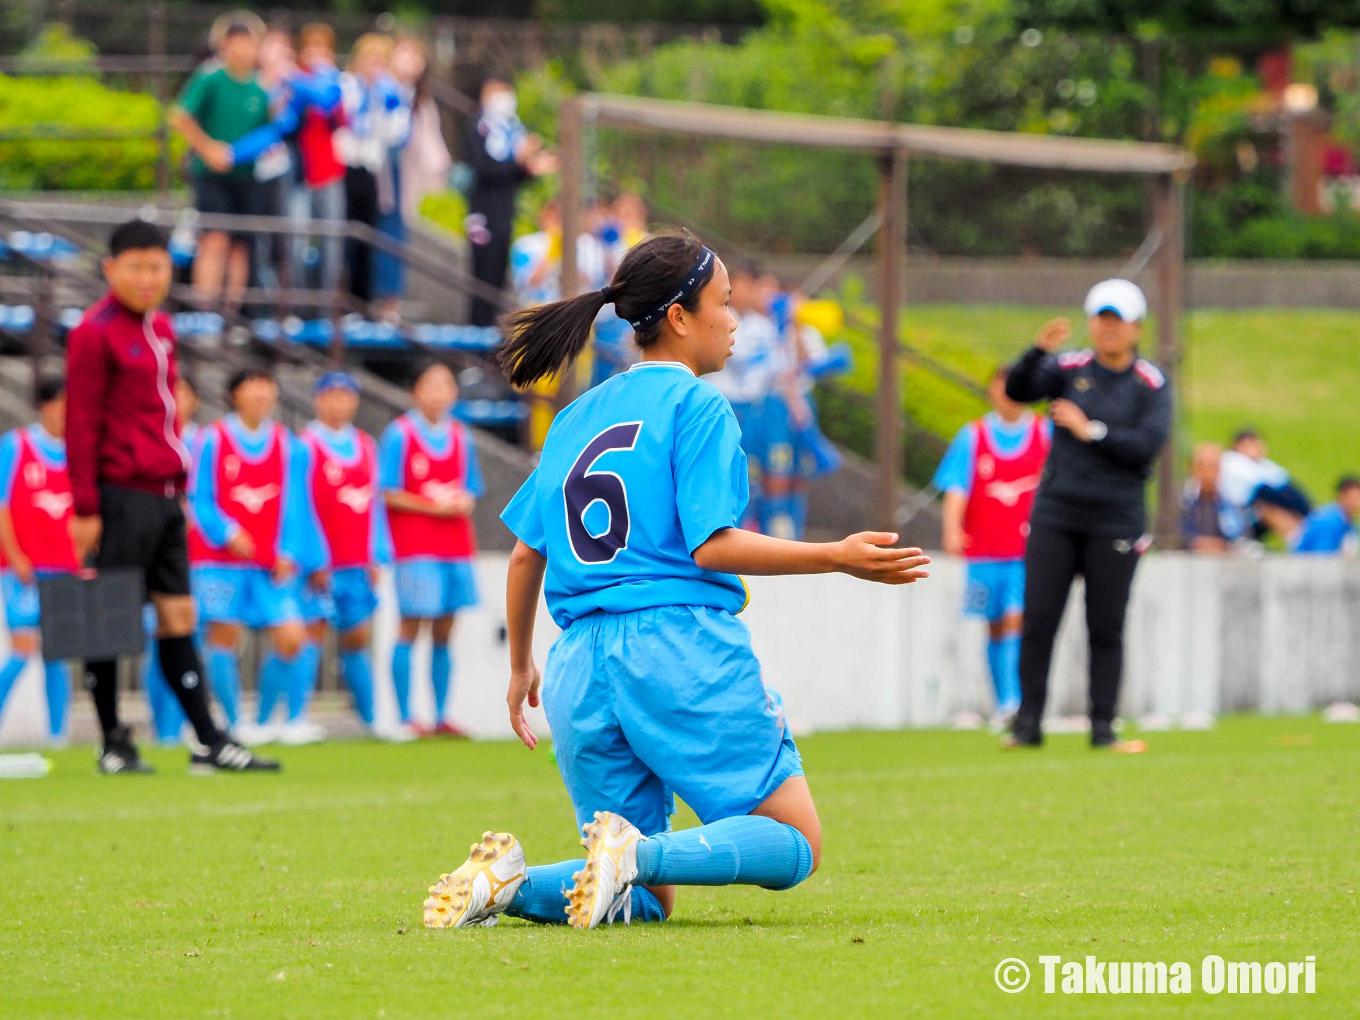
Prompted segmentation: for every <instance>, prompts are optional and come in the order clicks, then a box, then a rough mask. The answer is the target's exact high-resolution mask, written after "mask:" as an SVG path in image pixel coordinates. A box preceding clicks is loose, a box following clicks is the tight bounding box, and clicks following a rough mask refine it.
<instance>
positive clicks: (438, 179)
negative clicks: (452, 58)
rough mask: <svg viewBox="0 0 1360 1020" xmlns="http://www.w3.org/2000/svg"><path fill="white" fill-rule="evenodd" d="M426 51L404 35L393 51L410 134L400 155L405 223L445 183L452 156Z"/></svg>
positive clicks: (422, 46)
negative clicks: (407, 107)
mask: <svg viewBox="0 0 1360 1020" xmlns="http://www.w3.org/2000/svg"><path fill="white" fill-rule="evenodd" d="M428 64H429V54H428V53H427V52H426V50H425V44H424V43H423V42H421V40H419V39H416V38H412V37H406V38H404V39H401V40H399V41H398V43H397V45H396V48H395V49H394V50H393V52H392V76H393V77H394V78H396V79H397V83H398V84H399V85H401V86H402V88H404V89H406V90H407V93H408V101H409V102H410V105H411V134H410V137H409V138H407V140H406V148H405V149H404V150H403V151H402V156H401V176H400V184H399V190H400V192H401V213H402V216H404V217H405V219H406V221H407V222H408V223H410V222H412V221H413V220H414V219H415V218H416V216H418V215H419V214H420V202H421V199H423V198H424V197H425V196H426V195H429V194H432V193H434V192H436V191H442V190H443V189H444V188H446V187H448V180H449V170H450V169H451V168H452V166H453V157H452V156H450V155H449V147H448V146H447V145H446V144H445V143H444V129H443V127H442V126H441V124H440V120H439V107H438V105H436V103H435V101H434V96H433V95H431V94H430V78H429V71H428Z"/></svg>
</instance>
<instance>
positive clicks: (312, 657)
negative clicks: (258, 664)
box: [287, 641, 321, 722]
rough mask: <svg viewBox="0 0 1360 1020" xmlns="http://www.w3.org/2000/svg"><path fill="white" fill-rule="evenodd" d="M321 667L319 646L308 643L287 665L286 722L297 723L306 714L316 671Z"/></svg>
mask: <svg viewBox="0 0 1360 1020" xmlns="http://www.w3.org/2000/svg"><path fill="white" fill-rule="evenodd" d="M319 665H321V646H320V645H318V644H317V643H316V642H314V641H308V642H307V643H306V644H305V645H303V646H302V650H301V651H300V652H298V653H297V655H295V656H293V659H292V661H291V662H289V663H288V672H287V684H288V721H289V722H297V721H298V720H299V719H301V718H302V717H303V716H304V715H306V714H307V706H308V705H310V704H311V702H312V691H314V690H315V689H316V669H317V667H318V666H319Z"/></svg>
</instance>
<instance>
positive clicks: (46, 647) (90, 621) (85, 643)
mask: <svg viewBox="0 0 1360 1020" xmlns="http://www.w3.org/2000/svg"><path fill="white" fill-rule="evenodd" d="M145 584H146V578H145V575H144V574H143V572H142V571H141V570H139V569H137V568H135V567H133V568H127V569H112V570H101V571H100V572H99V573H97V574H90V575H81V574H57V575H55V576H51V577H43V578H39V579H38V601H39V606H40V616H39V628H40V630H41V632H42V646H43V658H44V659H47V660H49V661H59V660H62V659H83V660H85V661H87V662H98V661H100V660H101V659H116V658H118V657H119V656H120V655H137V654H140V652H141V651H142V648H143V646H144V645H145V644H146V631H145V629H144V626H143V623H142V605H143V603H145V602H146V587H145Z"/></svg>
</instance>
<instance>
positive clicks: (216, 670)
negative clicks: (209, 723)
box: [208, 645, 241, 726]
mask: <svg viewBox="0 0 1360 1020" xmlns="http://www.w3.org/2000/svg"><path fill="white" fill-rule="evenodd" d="M208 680H209V681H210V682H211V683H212V689H213V693H214V694H216V695H217V700H218V701H219V702H221V703H222V711H223V712H225V713H226V715H227V725H228V726H235V725H236V720H237V718H238V717H239V716H240V713H241V673H240V669H239V667H238V666H237V663H236V649H234V648H218V647H217V646H215V645H209V646H208Z"/></svg>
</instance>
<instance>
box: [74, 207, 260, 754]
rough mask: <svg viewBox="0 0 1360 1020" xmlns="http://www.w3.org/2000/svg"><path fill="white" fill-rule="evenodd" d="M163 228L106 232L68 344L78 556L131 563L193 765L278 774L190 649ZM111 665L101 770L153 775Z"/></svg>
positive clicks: (96, 673) (102, 689)
mask: <svg viewBox="0 0 1360 1020" xmlns="http://www.w3.org/2000/svg"><path fill="white" fill-rule="evenodd" d="M170 274H171V270H170V253H169V251H168V250H167V247H166V238H165V235H164V233H163V232H162V231H161V230H160V229H159V228H158V227H156V226H154V225H152V224H150V223H147V222H144V221H142V220H133V221H131V222H129V223H124V224H123V225H122V226H120V227H118V228H117V229H115V230H114V232H113V235H112V237H110V239H109V255H108V258H106V259H105V260H104V277H105V279H107V280H108V282H109V293H108V294H106V295H104V297H103V298H102V299H100V300H99V301H98V302H97V303H95V304H94V305H92V306H91V307H90V308H89V309H88V310H86V312H85V315H84V317H83V318H82V319H81V320H80V324H79V325H78V326H76V327H75V328H74V329H73V330H71V335H70V337H69V338H68V340H67V351H66V371H67V379H68V382H67V410H66V436H67V450H68V454H67V456H68V464H69V470H70V475H71V490H72V496H73V498H74V500H75V518H74V520H73V522H72V525H71V534H72V537H73V538H74V540H75V545H76V557H77V559H78V560H80V561H81V562H82V563H83V562H85V561H86V558H87V557H90V556H92V557H93V562H94V566H95V567H96V568H97V569H113V568H117V567H137V568H140V569H142V570H143V571H145V573H146V590H147V592H148V594H149V597H150V599H151V602H152V603H153V604H154V606H155V607H156V614H157V618H158V627H157V632H156V633H157V642H156V645H157V654H158V655H159V657H160V665H161V670H162V672H163V673H164V675H165V679H166V682H167V683H168V684H169V685H170V688H171V690H173V691H174V692H175V696H176V697H177V698H178V699H179V702H180V704H181V705H182V706H183V707H184V714H185V715H186V716H187V717H188V719H189V722H190V723H191V724H192V725H193V727H194V732H195V733H196V734H197V736H198V740H199V742H200V743H202V744H203V747H204V750H203V751H200V752H195V753H194V754H193V757H192V760H191V764H192V766H193V767H195V768H201V769H220V770H229V771H246V770H267V771H277V770H278V768H279V766H278V763H277V762H268V761H264V760H261V759H259V758H256V757H255V756H254V755H253V754H251V752H250V751H248V750H247V749H246V748H244V747H242V746H241V745H240V744H239V743H237V742H236V741H235V740H234V739H233V738H232V737H231V735H230V734H229V733H223V732H222V731H221V730H219V729H218V728H217V726H216V724H215V723H214V722H213V718H212V714H211V712H210V711H209V707H208V695H207V685H205V684H204V683H203V681H202V676H203V666H202V664H201V663H200V662H199V658H198V651H197V650H196V649H195V648H194V642H193V637H192V635H193V633H194V625H195V620H194V602H193V599H192V597H191V596H190V594H189V559H188V549H187V546H186V541H185V519H184V508H183V506H182V502H181V498H182V496H183V493H184V484H185V478H186V475H187V472H188V469H189V451H188V450H187V449H186V448H185V445H184V443H183V442H182V441H181V439H180V434H179V421H178V417H177V415H176V413H175V376H176V369H175V334H174V331H173V330H172V329H171V326H170V319H169V317H168V316H167V315H165V314H164V313H163V312H160V311H158V310H157V309H158V308H159V307H160V304H161V302H162V301H163V300H164V299H165V295H166V294H167V293H168V291H169V289H170ZM117 666H118V664H117V662H116V661H115V660H112V659H109V660H106V661H102V662H88V663H86V664H85V670H86V676H85V682H86V686H88V687H89V689H90V691H91V693H92V694H93V695H94V704H95V710H96V711H97V712H98V714H99V726H100V729H102V730H103V735H104V749H103V753H102V754H101V755H100V757H99V770H100V771H101V772H106V773H116V772H150V771H152V769H151V766H149V765H148V764H146V763H145V762H144V761H142V759H141V757H140V756H139V755H138V754H137V748H136V746H135V745H134V744H133V742H132V739H131V735H130V733H129V730H128V728H127V727H126V726H123V725H122V724H120V723H119V721H118V687H117V673H118V670H117Z"/></svg>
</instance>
